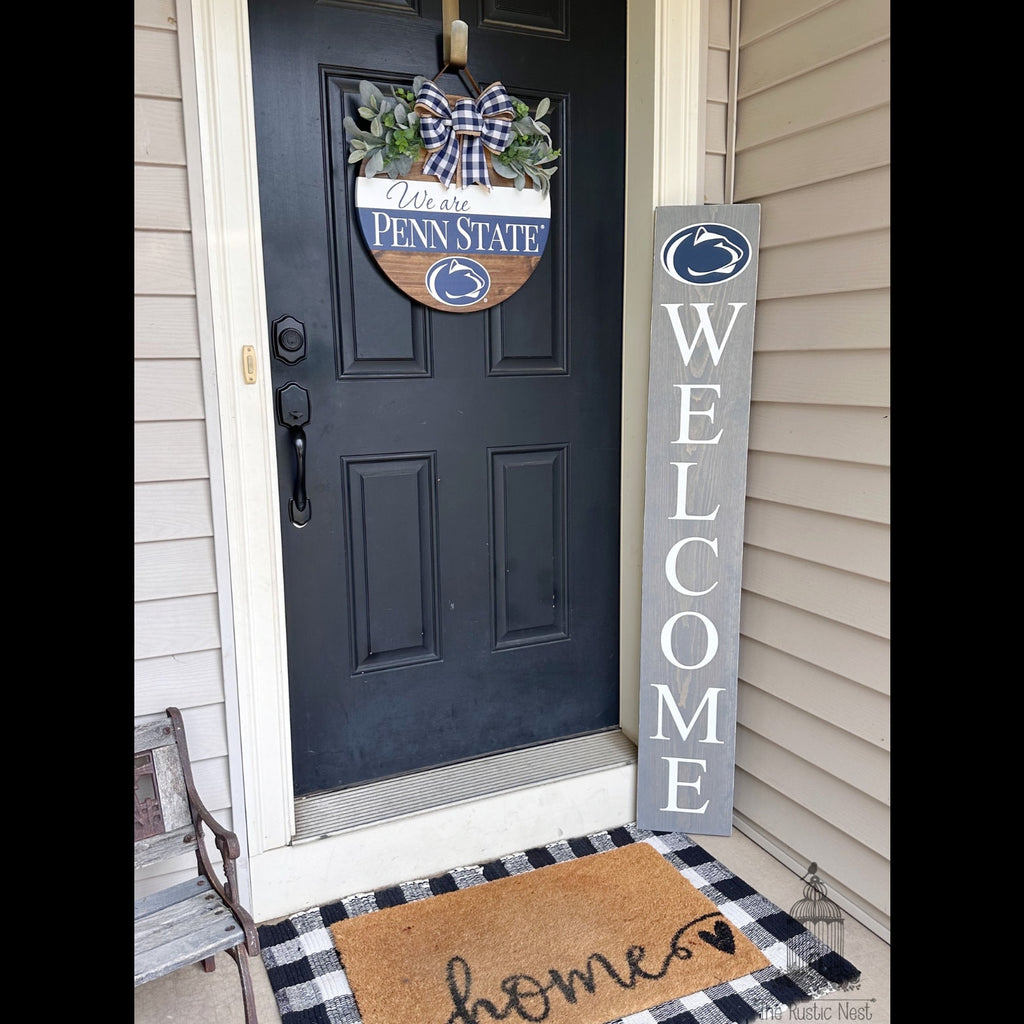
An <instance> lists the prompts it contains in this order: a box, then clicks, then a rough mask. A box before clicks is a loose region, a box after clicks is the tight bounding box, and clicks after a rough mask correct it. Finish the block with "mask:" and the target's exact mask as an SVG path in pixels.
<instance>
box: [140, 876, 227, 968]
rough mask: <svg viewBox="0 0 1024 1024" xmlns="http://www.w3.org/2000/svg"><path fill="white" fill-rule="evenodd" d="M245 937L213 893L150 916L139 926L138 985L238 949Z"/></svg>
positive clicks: (210, 892) (202, 894)
mask: <svg viewBox="0 0 1024 1024" xmlns="http://www.w3.org/2000/svg"><path fill="white" fill-rule="evenodd" d="M242 934H243V933H242V930H241V928H239V927H238V925H237V924H236V923H235V921H234V918H233V917H232V916H231V911H230V910H229V909H228V908H227V906H225V904H224V901H223V900H222V899H221V898H220V897H219V896H218V895H217V894H216V893H215V892H212V891H208V892H206V893H199V894H197V895H194V896H192V897H191V898H190V899H188V900H185V901H184V902H180V903H175V904H173V905H172V906H169V907H165V908H164V909H163V910H160V911H158V912H157V913H154V914H150V915H149V916H148V917H145V918H142V919H141V920H140V921H138V922H137V923H136V928H135V984H136V985H141V984H142V983H143V982H146V981H150V980H152V979H153V978H159V977H161V976H162V975H164V974H167V973H169V972H170V971H175V970H177V969H178V968H179V967H184V966H186V965H187V964H194V963H195V962H196V960H197V958H198V959H205V958H206V957H208V956H213V955H215V954H216V953H221V952H223V951H224V950H226V949H229V948H230V947H232V946H236V945H238V940H239V937H240V936H242Z"/></svg>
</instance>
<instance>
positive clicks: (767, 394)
mask: <svg viewBox="0 0 1024 1024" xmlns="http://www.w3.org/2000/svg"><path fill="white" fill-rule="evenodd" d="M714 6H715V5H714V3H712V19H713V20H714ZM718 34H720V33H718ZM712 35H713V38H715V37H716V34H715V33H713V34H712ZM737 65H738V66H737V76H738V77H737V81H738V86H737V95H736V110H737V113H736V142H735V193H734V197H733V201H734V202H737V203H759V204H760V205H761V249H760V264H759V271H758V302H757V315H756V320H755V332H754V361H753V372H752V381H751V417H750V452H749V460H748V481H747V508H746V528H745V538H744V539H745V547H744V567H743V603H742V612H741V634H742V639H741V650H740V666H739V675H740V684H739V698H738V700H739V704H738V731H737V753H736V760H737V770H736V821H737V827H739V828H740V830H741V831H743V832H745V833H747V834H748V835H750V836H751V837H752V838H754V839H755V840H756V841H758V842H759V843H761V844H762V845H763V846H765V847H766V848H767V849H769V850H770V851H772V852H774V853H776V854H777V855H780V856H782V857H783V858H784V859H786V860H787V861H788V862H790V863H791V864H793V865H794V866H797V867H798V869H799V870H802V869H803V868H805V867H806V866H807V865H808V864H810V863H811V862H812V861H815V862H817V864H818V872H819V874H820V875H821V877H822V878H823V879H824V880H825V881H826V883H827V884H828V885H829V887H830V890H831V893H832V895H833V896H834V897H835V898H837V900H838V901H839V902H840V903H841V905H842V906H844V907H845V908H846V909H847V910H848V911H849V912H850V913H852V914H853V915H854V916H856V917H857V918H858V919H859V920H861V921H862V922H863V923H865V924H867V925H868V927H870V928H872V929H873V930H875V931H876V932H877V933H878V934H880V935H882V936H883V937H884V938H886V939H888V936H889V856H890V854H889V131H888V115H889V10H888V4H887V3H885V2H881V0H838V2H834V0H833V2H826V0H743V3H742V7H741V15H740V26H739V56H738V62H737ZM709 105H710V103H709ZM709 159H710V157H709Z"/></svg>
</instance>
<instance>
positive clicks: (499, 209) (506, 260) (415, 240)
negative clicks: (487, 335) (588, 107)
mask: <svg viewBox="0 0 1024 1024" xmlns="http://www.w3.org/2000/svg"><path fill="white" fill-rule="evenodd" d="M474 85H475V83H474ZM359 100H360V104H359V108H358V114H359V117H360V119H361V120H362V121H363V123H364V124H365V125H366V126H367V127H365V128H363V127H360V126H359V125H358V124H357V123H356V120H355V118H353V117H351V116H349V117H346V118H345V120H344V126H345V133H346V137H347V139H348V146H349V152H348V157H347V159H348V162H349V163H357V164H359V176H358V177H357V178H356V181H355V205H356V210H357V214H358V220H359V228H360V232H361V233H362V236H363V240H364V241H365V242H366V245H367V247H368V248H369V250H370V253H371V254H372V255H373V258H374V260H376V262H377V265H378V266H379V267H380V269H381V270H382V271H383V272H384V273H385V275H387V277H388V278H389V279H390V280H391V281H392V283H393V284H395V285H397V287H399V288H400V289H401V290H402V291H403V292H405V293H406V294H407V295H409V296H410V297H411V298H413V299H415V300H416V301H418V302H421V303H423V304H424V305H426V306H430V307H431V308H433V309H437V310H441V311H444V312H448V313H471V312H475V311H476V310H480V309H486V308H490V307H492V306H495V305H497V304H498V303H500V302H503V301H504V300H505V299H507V298H508V297H509V296H510V295H512V294H514V293H515V292H516V291H518V290H519V288H521V287H522V285H523V284H525V282H526V281H527V279H528V278H529V277H530V276H531V275H532V273H533V271H534V270H535V269H536V267H537V264H538V263H539V262H540V258H541V256H542V255H543V253H544V250H545V247H546V246H547V242H548V237H549V234H550V228H551V198H550V186H551V176H552V175H553V174H554V173H555V171H556V170H557V168H556V166H555V165H554V161H555V160H557V159H558V157H559V156H560V155H561V151H560V150H558V149H554V148H553V147H552V140H551V130H550V128H549V127H548V125H547V124H546V122H545V121H544V120H543V118H544V117H545V115H546V114H547V113H548V111H549V110H550V107H551V103H550V100H549V99H547V98H545V99H542V100H540V102H539V103H538V104H537V106H536V108H535V109H534V110H533V111H531V110H530V107H529V105H528V104H527V103H526V102H524V101H523V100H521V99H519V98H517V97H515V96H511V95H509V93H508V92H507V91H506V90H505V87H504V86H503V85H502V84H501V82H493V83H492V84H491V85H489V86H488V87H487V88H486V89H483V90H478V95H476V96H475V97H470V96H457V95H453V94H448V93H445V92H443V91H442V90H441V89H440V88H439V87H438V86H437V85H435V84H434V82H433V81H431V80H430V79H427V78H424V77H423V76H417V78H416V79H415V80H414V81H413V87H412V89H405V88H402V87H400V86H392V89H391V95H390V96H388V95H386V94H385V93H384V92H382V91H381V90H380V89H379V88H378V87H377V86H376V85H374V84H373V83H372V82H367V81H363V82H360V83H359ZM527 185H529V186H530V187H529V188H527Z"/></svg>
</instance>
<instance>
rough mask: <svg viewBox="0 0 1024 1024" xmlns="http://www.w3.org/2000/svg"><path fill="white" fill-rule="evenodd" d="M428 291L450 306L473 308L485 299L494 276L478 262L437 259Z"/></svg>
mask: <svg viewBox="0 0 1024 1024" xmlns="http://www.w3.org/2000/svg"><path fill="white" fill-rule="evenodd" d="M425 283H426V286H427V291H428V292H430V294H431V296H432V297H433V298H435V299H437V301H438V302H443V303H444V304H445V305H447V306H472V305H473V303H475V302H480V301H481V300H482V299H483V298H485V297H486V295H487V293H488V291H490V288H491V275H490V274H488V273H487V270H486V269H485V268H484V267H483V266H481V265H480V264H479V263H477V261H476V260H470V259H466V258H465V257H464V256H448V257H446V258H445V259H443V260H438V261H437V262H436V263H435V264H434V265H433V266H432V267H431V268H430V269H429V270H428V271H427V276H426V279H425Z"/></svg>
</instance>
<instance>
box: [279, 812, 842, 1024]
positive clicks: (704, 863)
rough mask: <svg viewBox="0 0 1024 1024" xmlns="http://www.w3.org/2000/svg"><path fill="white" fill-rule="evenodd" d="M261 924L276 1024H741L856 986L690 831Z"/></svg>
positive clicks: (619, 840)
mask: <svg viewBox="0 0 1024 1024" xmlns="http://www.w3.org/2000/svg"><path fill="white" fill-rule="evenodd" d="M259 931H260V942H261V947H262V951H263V952H262V955H263V960H264V963H265V965H266V968H267V973H268V977H269V979H270V984H271V986H272V987H273V989H274V992H275V995H276V998H277V1003H278V1009H279V1010H280V1013H281V1020H282V1024H489V1022H491V1021H510V1022H514V1024H518V1022H520V1021H543V1022H545V1024H606V1022H609V1024H617V1022H622V1024H698V1022H699V1024H729V1022H736V1024H739V1022H745V1021H751V1020H756V1019H758V1018H760V1019H765V1018H766V1017H771V1016H778V1014H779V1012H780V1011H781V1010H782V1008H784V1007H786V1006H791V1005H793V1004H795V1003H798V1002H802V1001H805V1000H808V999H813V998H816V997H818V996H820V995H823V994H825V993H826V992H830V991H832V990H834V989H835V988H837V987H839V986H840V985H842V984H844V983H846V982H849V981H854V980H855V979H856V978H858V977H859V972H858V971H857V969H856V968H855V967H853V965H852V964H850V963H849V962H848V961H846V960H845V959H844V958H843V957H841V956H839V955H838V954H837V953H836V952H835V951H833V950H831V949H829V948H828V947H827V946H825V945H824V944H823V943H822V942H821V941H820V940H818V939H817V938H816V937H815V936H814V935H813V934H812V933H810V932H808V931H807V930H806V929H805V928H804V927H803V926H802V925H800V924H799V923H798V922H797V921H795V920H794V919H793V918H792V917H790V916H789V915H788V914H786V913H785V912H784V911H782V910H780V909H779V908H778V907H776V906H775V905H774V904H772V903H770V902H769V901H768V900H766V899H765V898H764V897H763V896H761V895H760V894H758V893H757V892H756V891H755V890H754V889H752V888H751V887H750V886H749V885H747V884H746V883H744V882H743V881H742V880H740V879H739V878H737V877H736V876H735V875H733V874H732V873H731V872H729V870H728V869H727V868H725V867H724V866H723V865H722V864H720V863H719V862H718V861H716V860H715V859H714V858H713V857H711V856H710V854H708V853H707V852H706V851H704V850H703V849H702V848H701V847H700V846H698V845H697V844H696V843H694V842H693V841H692V840H690V839H689V838H688V837H687V836H685V835H683V834H681V833H670V834H660V833H652V832H646V831H644V830H640V829H636V828H635V827H632V826H627V827H624V828H620V829H613V830H611V831H608V832H600V833H595V834H593V835H590V836H586V837H581V838H578V839H571V840H567V841H562V842H559V843H554V844H552V845H550V846H547V847H541V848H538V849H534V850H527V851H524V852H522V853H518V854H514V855H512V856H509V857H504V858H501V859H500V860H497V861H493V862H491V863H489V864H483V865H472V866H467V867H463V868H458V869H455V870H453V871H450V872H448V873H447V874H445V875H441V876H437V877H435V878H430V879H421V880H417V881H412V882H407V883H404V884H402V885H400V886H395V887H392V888H388V889H382V890H378V891H377V892H375V893H364V894H358V895H356V896H351V897H348V898H346V899H343V900H340V901H339V902H337V903H333V904H329V905H327V906H323V907H318V908H313V909H311V910H307V911H304V912H302V913H300V914H295V915H293V916H292V917H290V918H288V919H287V920H285V921H282V922H280V923H278V924H274V925H264V926H262V927H261V928H260V929H259Z"/></svg>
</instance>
